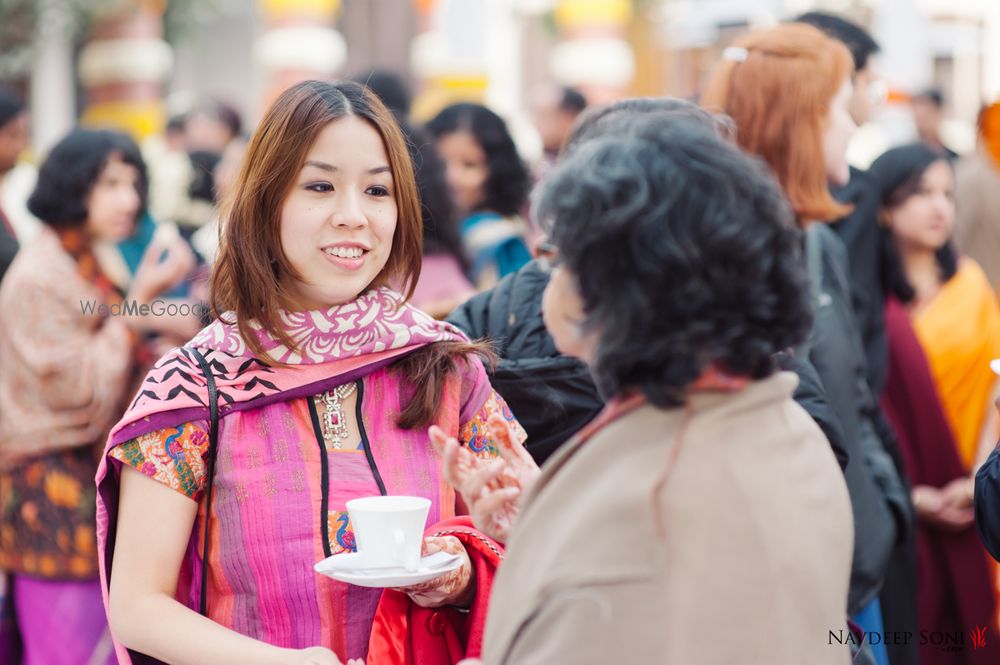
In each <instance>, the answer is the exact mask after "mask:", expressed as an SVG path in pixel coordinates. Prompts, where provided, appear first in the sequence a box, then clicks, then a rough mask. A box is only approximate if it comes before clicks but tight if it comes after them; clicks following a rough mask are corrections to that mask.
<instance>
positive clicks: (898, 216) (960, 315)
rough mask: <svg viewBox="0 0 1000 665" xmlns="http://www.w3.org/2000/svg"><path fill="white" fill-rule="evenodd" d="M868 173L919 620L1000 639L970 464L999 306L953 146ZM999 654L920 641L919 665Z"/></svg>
mask: <svg viewBox="0 0 1000 665" xmlns="http://www.w3.org/2000/svg"><path fill="white" fill-rule="evenodd" d="M869 173H870V175H871V176H872V178H873V179H874V181H875V182H876V183H878V187H879V197H880V200H881V206H882V208H881V217H880V222H881V224H882V228H883V233H884V234H885V236H886V242H884V243H883V244H884V247H885V251H886V257H885V268H884V272H885V280H884V282H885V284H886V285H887V286H888V288H889V294H888V299H887V303H886V329H887V331H888V336H889V373H888V381H887V383H886V388H885V392H884V394H883V398H882V403H883V405H884V407H885V412H886V415H887V416H888V417H889V419H890V421H891V422H892V424H893V427H894V429H895V430H896V433H897V436H898V438H899V442H900V447H901V449H902V452H903V455H904V458H905V460H906V468H907V470H908V472H909V475H910V480H911V482H912V484H913V490H912V496H913V507H914V508H915V509H916V513H917V519H918V522H917V524H918V526H919V530H918V534H917V535H918V537H917V555H918V563H919V565H918V571H919V578H918V584H917V589H918V597H917V599H918V610H919V616H920V625H921V626H925V627H927V628H933V629H934V630H942V631H962V630H963V628H966V629H967V626H969V625H974V626H986V627H987V630H988V631H989V633H988V634H987V635H986V642H987V644H994V645H995V644H997V642H998V639H1000V636H998V635H997V633H996V627H995V624H994V622H993V621H992V617H993V613H994V611H995V600H994V596H995V591H994V588H993V587H994V584H993V582H992V580H991V575H990V571H989V569H988V567H987V558H986V553H985V552H984V551H983V547H982V544H981V543H980V542H979V539H978V537H977V536H976V532H975V530H974V529H973V528H972V527H973V521H974V515H973V489H974V487H973V485H974V483H973V476H974V475H975V471H976V470H977V469H978V467H979V465H980V464H981V463H982V461H983V460H984V459H985V457H986V456H987V455H988V454H989V452H990V451H991V450H992V449H993V448H994V446H995V444H996V441H997V417H996V410H995V409H994V408H993V402H994V401H995V400H996V398H997V396H998V393H997V387H998V381H997V376H996V375H995V374H994V373H993V372H992V371H991V370H990V361H991V360H993V359H994V358H998V357H1000V307H998V305H997V302H996V296H995V295H994V292H993V289H992V287H991V286H990V283H989V281H988V279H987V278H986V275H985V273H984V272H983V270H982V269H981V268H980V267H979V266H978V264H976V262H975V261H973V260H972V259H970V258H967V257H959V255H958V253H957V252H956V250H955V248H954V246H953V245H952V242H951V238H952V233H953V231H954V229H955V197H954V191H955V176H954V173H953V170H952V165H951V161H950V159H949V157H948V155H947V153H944V152H941V151H938V150H935V149H934V148H931V147H930V146H928V145H925V144H923V143H915V144H912V145H907V146H901V147H898V148H893V149H892V150H889V151H888V152H886V153H885V154H884V155H882V156H881V157H879V158H878V159H876V160H875V162H874V163H873V164H872V166H871V168H870V169H869ZM995 661H996V655H995V654H990V653H989V652H988V651H987V650H982V649H965V650H964V651H963V652H962V653H957V654H956V653H942V652H941V650H940V649H939V648H936V647H935V646H934V645H927V644H924V645H921V654H920V662H921V663H922V664H923V665H936V664H938V663H955V662H958V663H983V664H985V663H988V662H995Z"/></svg>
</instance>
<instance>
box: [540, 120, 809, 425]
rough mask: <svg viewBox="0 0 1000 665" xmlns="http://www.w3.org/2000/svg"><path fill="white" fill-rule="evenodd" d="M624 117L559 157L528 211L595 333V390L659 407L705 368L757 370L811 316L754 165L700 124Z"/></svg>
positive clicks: (797, 245) (787, 220)
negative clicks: (548, 229)
mask: <svg viewBox="0 0 1000 665" xmlns="http://www.w3.org/2000/svg"><path fill="white" fill-rule="evenodd" d="M636 122H637V119H636V118H634V117H633V118H628V123H629V128H628V131H625V132H613V131H612V132H609V134H608V135H606V136H604V137H600V138H595V139H593V140H591V141H588V142H587V143H586V144H585V145H581V146H580V147H579V148H576V149H574V150H573V151H571V152H570V154H569V155H568V156H567V157H566V158H565V159H564V161H563V162H562V163H561V164H560V165H559V166H558V167H556V169H555V170H554V171H553V172H552V173H551V174H550V176H549V177H548V178H547V179H546V180H545V182H544V183H543V185H542V190H541V192H540V194H539V196H538V198H537V199H536V204H535V206H536V207H535V211H536V213H537V215H540V216H541V217H542V218H549V219H551V221H552V224H553V227H552V235H551V239H552V240H553V242H554V243H555V245H556V246H557V248H558V251H559V255H560V257H561V260H562V261H563V262H564V264H565V266H566V268H567V269H568V270H569V271H570V272H571V274H572V275H573V276H574V277H575V279H576V282H577V284H578V286H579V289H580V294H581V296H582V298H583V302H584V310H585V314H586V321H585V328H586V329H587V330H592V331H596V333H597V335H598V339H599V342H598V348H597V352H596V355H595V361H594V367H593V368H592V369H593V372H594V376H595V378H596V380H597V382H598V385H599V387H600V388H601V391H602V393H603V394H606V395H615V394H621V393H623V392H628V391H632V390H636V391H639V392H641V393H642V394H643V395H645V396H646V398H647V399H648V400H649V401H650V402H651V403H653V404H655V405H657V406H660V407H669V406H676V405H678V404H681V403H682V402H683V401H684V399H685V392H686V390H687V388H688V386H690V385H691V383H692V382H694V381H695V380H696V379H697V378H698V377H699V376H700V375H701V373H702V372H703V371H704V370H705V369H706V368H707V367H708V366H709V365H711V364H715V365H717V366H718V367H720V368H722V369H723V370H725V371H727V372H731V373H733V374H736V375H741V376H747V377H750V378H753V379H758V378H763V377H765V376H768V375H769V374H770V373H772V372H773V371H774V369H775V365H774V359H773V356H774V354H775V353H776V352H778V351H781V350H783V349H787V348H789V347H792V346H795V345H796V344H798V343H800V342H801V341H802V340H803V339H805V337H806V335H807V334H808V332H809V329H810V326H811V324H812V311H811V308H810V304H809V300H808V288H807V278H806V273H805V269H804V266H803V261H802V249H801V248H802V240H801V232H800V231H798V230H797V229H796V228H795V226H794V218H793V215H792V212H791V210H790V209H789V207H788V204H787V202H786V201H785V198H784V196H783V194H782V192H781V189H780V188H779V187H778V185H777V184H776V183H775V181H774V179H773V178H772V177H771V176H770V174H769V172H768V171H767V169H766V168H765V167H764V166H763V165H762V164H761V163H760V162H759V161H757V160H755V159H753V158H752V157H749V156H747V155H745V154H743V153H742V152H741V151H740V150H738V149H737V148H736V147H734V146H732V145H730V144H728V143H726V142H725V141H724V140H723V139H721V138H719V137H718V136H717V134H716V133H715V132H713V131H712V130H711V129H709V128H706V127H705V123H704V122H697V121H693V120H685V119H681V118H677V117H659V115H658V114H652V115H649V116H648V117H646V118H642V119H639V120H638V122H642V123H644V124H642V125H636ZM609 129H610V128H609Z"/></svg>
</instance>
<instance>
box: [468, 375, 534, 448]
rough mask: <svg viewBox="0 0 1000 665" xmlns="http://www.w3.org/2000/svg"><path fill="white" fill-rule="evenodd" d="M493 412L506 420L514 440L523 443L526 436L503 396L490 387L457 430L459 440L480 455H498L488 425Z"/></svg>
mask: <svg viewBox="0 0 1000 665" xmlns="http://www.w3.org/2000/svg"><path fill="white" fill-rule="evenodd" d="M494 414H499V415H500V416H502V417H503V419H504V420H505V421H507V423H508V425H509V426H510V428H511V432H512V433H513V435H514V440H515V441H517V442H518V443H524V442H525V441H526V440H527V438H528V433H527V432H525V431H524V428H523V427H521V423H519V422H517V419H516V418H515V417H514V414H513V413H512V412H511V410H510V407H509V406H507V402H505V401H504V398H503V397H501V396H500V394H499V393H498V392H496V391H495V390H493V389H490V393H489V396H488V397H487V398H486V401H485V402H484V403H483V405H482V407H481V408H480V409H479V411H478V412H476V414H475V415H474V416H473V417H472V419H471V420H469V421H467V422H465V423H463V424H462V429H461V431H460V432H459V442H460V443H462V444H463V445H465V446H468V447H469V450H471V451H472V452H474V453H475V454H476V455H478V456H480V457H497V456H498V455H499V453H498V452H497V447H496V444H495V443H494V440H493V436H492V435H491V433H490V427H489V421H490V418H491V417H493V415H494Z"/></svg>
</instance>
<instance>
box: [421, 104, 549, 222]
mask: <svg viewBox="0 0 1000 665" xmlns="http://www.w3.org/2000/svg"><path fill="white" fill-rule="evenodd" d="M427 130H428V131H430V133H431V134H433V135H434V138H437V139H440V138H441V137H442V136H444V135H446V134H452V133H454V132H469V133H470V134H471V135H472V136H473V138H475V140H476V142H477V143H478V144H479V147H481V148H482V149H483V152H484V153H485V154H486V165H487V167H488V168H489V172H490V175H489V178H487V180H486V185H485V190H486V194H485V196H484V198H483V200H482V201H481V202H480V204H479V206H478V211H491V212H495V213H498V214H500V215H503V216H505V217H510V216H513V215H516V214H518V212H520V210H521V207H522V206H523V205H524V203H525V201H526V200H527V196H528V190H529V189H530V187H531V178H530V176H529V174H528V168H527V167H526V166H525V164H524V162H523V161H522V160H521V156H520V155H519V154H518V152H517V147H516V146H515V145H514V139H512V138H511V137H510V132H508V131H507V124H506V123H505V122H504V121H503V119H502V118H501V117H500V116H498V115H497V114H496V113H494V112H493V111H491V110H489V109H488V108H486V107H485V106H482V105H481V104H470V103H461V104H452V105H451V106H448V107H446V108H445V109H444V110H442V111H441V112H440V113H438V114H437V115H436V116H435V117H434V119H433V120H431V121H430V122H429V123H427Z"/></svg>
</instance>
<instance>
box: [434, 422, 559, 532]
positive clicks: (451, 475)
mask: <svg viewBox="0 0 1000 665" xmlns="http://www.w3.org/2000/svg"><path fill="white" fill-rule="evenodd" d="M487 425H488V427H489V431H490V436H491V438H492V439H493V443H494V445H495V446H496V448H497V451H498V452H499V453H500V458H499V459H494V460H483V459H481V458H479V457H477V456H476V455H474V454H473V453H472V452H471V451H469V449H468V448H466V447H464V446H462V445H460V444H459V443H458V440H457V439H454V438H451V437H449V436H447V435H446V434H445V433H444V431H442V430H441V428H439V427H436V426H435V427H431V428H430V438H431V442H432V443H433V444H434V447H435V448H436V449H437V451H438V453H439V454H440V455H441V458H442V460H443V473H444V477H445V480H447V481H448V483H449V484H450V485H451V486H452V487H454V488H455V491H457V492H458V493H459V495H461V497H462V500H463V501H465V505H466V507H467V508H468V509H469V516H470V517H471V518H472V523H473V524H475V526H476V528H477V529H479V530H480V531H481V532H483V533H484V534H486V535H487V536H489V537H490V538H493V539H494V540H496V541H497V542H501V543H503V542H506V541H507V537H508V535H509V534H510V529H511V527H512V526H513V525H514V522H516V521H517V515H518V505H519V502H520V498H521V496H522V495H523V494H524V493H525V492H527V491H528V490H529V489H530V488H531V486H532V485H533V484H534V483H535V480H536V479H537V478H538V475H539V470H538V465H537V464H535V461H534V460H533V459H532V458H531V455H529V454H528V451H527V450H525V449H524V446H523V445H521V443H520V442H519V441H518V440H517V439H516V438H515V437H514V434H513V432H512V431H511V427H510V424H509V423H508V422H507V421H506V420H504V418H503V417H502V416H499V415H493V416H492V417H490V419H489V421H488V423H487Z"/></svg>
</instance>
